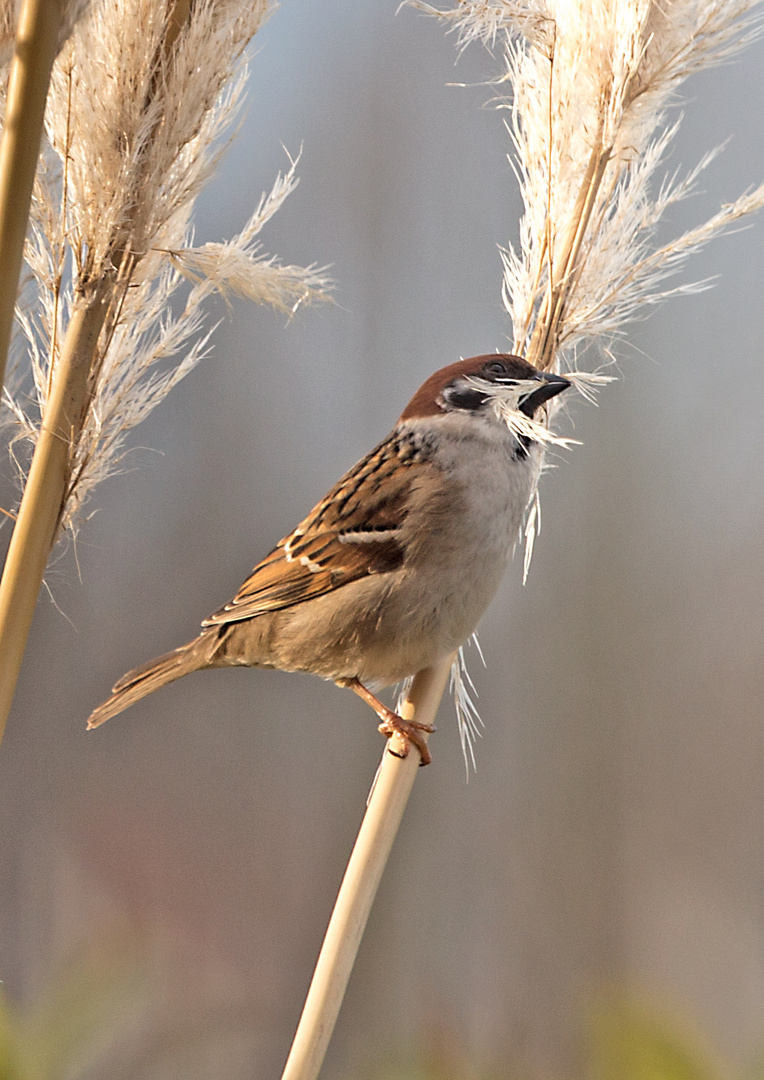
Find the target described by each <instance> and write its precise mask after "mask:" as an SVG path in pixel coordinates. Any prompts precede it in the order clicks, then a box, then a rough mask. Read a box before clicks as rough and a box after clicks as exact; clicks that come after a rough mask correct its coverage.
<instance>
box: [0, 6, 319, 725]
mask: <svg viewBox="0 0 764 1080" xmlns="http://www.w3.org/2000/svg"><path fill="white" fill-rule="evenodd" d="M83 4H84V0H69V6H68V7H67V9H66V11H67V17H70V16H71V15H72V13H73V12H76V13H81V12H82V9H83ZM85 6H86V8H87V10H86V13H85V15H84V16H83V17H82V18H81V19H79V21H78V22H77V25H76V27H75V30H74V33H73V34H72V37H71V39H70V40H69V42H68V43H67V44H66V46H65V47H63V48H62V50H61V52H60V54H59V57H58V59H57V60H56V62H55V64H54V66H53V74H52V78H51V88H50V95H49V103H48V108H47V113H46V124H47V130H48V143H47V145H46V155H45V157H44V160H43V163H42V166H41V168H40V171H39V174H38V182H37V185H36V187H35V191H34V200H33V204H32V210H33V214H32V228H31V230H30V235H29V237H28V241H27V245H26V257H27V262H28V264H29V268H30V270H31V272H32V279H33V283H34V287H35V290H36V292H35V294H34V297H30V298H29V300H28V303H27V302H25V304H24V305H23V307H22V306H20V309H19V311H18V312H17V314H18V318H19V321H20V324H21V327H22V330H23V331H24V334H25V336H26V338H27V346H28V358H29V359H30V369H31V376H32V381H33V383H34V388H33V390H34V392H33V394H30V393H29V391H28V389H27V388H26V387H19V388H18V389H15V391H14V388H10V389H8V390H7V392H6V394H5V403H6V404H7V405H8V407H9V408H10V410H11V413H12V415H13V416H14V418H15V420H16V423H17V427H18V431H19V433H18V434H17V436H16V440H17V441H18V440H22V441H26V442H27V443H28V444H31V445H32V446H33V447H34V451H33V455H32V461H31V467H30V470H29V475H28V478H27V484H26V488H25V490H24V494H23V497H22V499H21V504H20V507H19V512H18V516H17V520H16V525H15V528H14V531H13V536H12V538H11V544H10V548H9V553H8V557H7V560H6V564H5V567H4V571H3V575H2V580H0V658H1V662H0V738H2V733H3V730H4V728H5V723H6V719H7V716H8V712H9V709H10V706H11V702H12V698H13V694H14V688H15V685H16V681H17V678H18V673H19V670H20V666H21V662H22V658H23V654H24V649H25V645H26V640H27V636H28V633H29V629H30V626H31V622H32V617H33V612H34V607H35V603H36V600H37V597H38V594H39V590H40V586H41V584H42V579H43V574H44V571H45V566H46V563H47V560H48V558H49V556H50V553H51V551H52V549H53V547H54V545H55V543H56V541H57V540H58V539H59V537H60V536H61V535H62V534H64V533H65V532H66V531H69V532H71V533H73V532H74V531H75V529H76V526H77V520H78V517H79V515H80V511H81V509H82V507H83V505H84V503H85V502H86V501H87V499H88V498H89V496H90V494H91V493H92V491H93V490H94V488H95V486H96V484H97V483H98V482H99V481H100V480H101V479H103V478H104V477H105V476H107V475H109V474H110V473H111V472H113V471H115V470H116V468H117V467H118V465H119V462H120V460H121V457H122V455H123V454H124V449H123V447H124V442H125V439H126V434H127V432H129V431H130V430H131V428H132V427H133V426H135V425H136V424H137V423H140V422H141V420H143V419H144V418H145V417H146V416H147V415H148V413H149V412H151V410H152V409H153V408H154V407H155V406H156V405H157V404H158V403H159V402H160V401H161V400H162V399H163V397H164V396H165V395H166V394H167V393H168V392H169V390H170V389H171V388H172V387H173V386H174V385H176V384H177V382H179V381H180V379H182V378H183V377H184V376H185V375H186V374H187V373H188V372H189V371H190V370H191V369H192V368H193V366H194V365H195V364H196V363H197V362H198V361H199V360H200V359H201V358H202V357H203V356H204V355H205V354H206V350H207V341H208V337H209V335H208V334H207V335H206V336H205V335H204V334H203V333H202V332H201V331H202V327H203V323H204V314H203V312H202V304H203V302H204V300H205V299H206V298H207V297H208V296H209V295H210V294H212V293H213V292H216V291H217V292H223V293H225V292H233V293H236V294H238V295H243V296H246V297H247V298H249V299H253V300H255V301H256V302H258V303H266V304H269V305H270V306H272V307H275V308H277V309H278V310H281V311H285V312H292V311H294V310H295V309H296V308H297V307H298V306H299V305H300V304H301V303H304V302H310V301H312V300H315V299H319V298H323V296H324V295H325V289H326V288H327V287H328V282H327V280H326V279H325V278H323V277H322V275H321V272H320V271H318V270H315V269H314V268H312V267H309V268H302V267H295V266H282V265H281V264H280V263H278V262H277V261H276V260H275V259H274V258H273V257H272V256H266V255H264V254H262V253H261V252H260V248H259V240H258V239H257V237H258V234H259V232H260V230H261V228H262V227H263V225H264V224H265V223H266V222H267V221H268V220H269V219H270V217H271V216H272V215H273V214H274V213H275V211H276V210H277V209H278V208H279V206H280V205H281V204H282V202H283V201H284V199H285V198H286V196H287V195H288V194H289V193H290V192H291V191H292V190H293V189H294V187H295V186H296V184H297V180H296V178H295V165H296V162H294V161H292V162H291V167H290V168H289V170H288V172H287V173H286V175H285V176H283V177H282V176H279V177H278V178H277V180H276V183H275V185H274V187H273V190H272V191H271V192H270V194H269V195H267V196H266V195H264V196H263V197H262V198H261V200H260V202H259V204H258V206H257V207H256V209H255V211H254V213H253V214H252V216H251V218H250V220H249V222H248V223H247V225H246V226H245V228H244V229H243V231H242V232H241V233H240V234H239V236H237V237H234V238H233V239H232V240H230V241H228V242H226V243H207V244H204V245H202V246H201V247H200V248H194V247H193V246H192V231H191V224H190V221H191V212H192V209H193V205H194V201H195V199H196V197H197V195H198V194H199V193H200V191H201V190H202V188H203V186H204V183H205V181H206V180H207V179H208V177H209V175H210V174H211V171H212V168H213V167H214V165H215V163H216V162H217V159H218V157H219V155H220V153H221V145H220V140H221V136H222V135H223V134H224V132H225V131H226V129H227V127H228V125H230V123H231V122H232V121H233V119H234V118H235V115H236V111H237V109H238V105H239V103H240V100H241V96H242V92H243V86H244V80H245V75H246V60H245V49H246V47H247V44H248V43H249V41H250V39H251V38H252V36H253V35H254V34H255V33H256V32H257V30H258V29H259V27H260V26H261V25H262V23H263V21H264V20H265V18H266V16H267V13H268V7H269V0H193V2H192V0H92V2H90V3H89V4H88V5H85ZM107 72H108V78H105V73H107ZM185 282H190V285H189V286H188V290H187V297H186V303H185V307H183V308H182V310H179V312H178V313H173V312H171V310H170V307H169V300H170V297H171V296H172V295H173V293H174V292H175V290H176V289H177V288H178V287H179V286H180V285H181V284H183V283H185ZM25 297H26V294H25ZM178 357H179V358H178ZM30 399H31V400H32V401H33V402H35V399H36V406H37V409H38V417H35V416H34V415H30V412H29V405H28V402H29V400H30Z"/></svg>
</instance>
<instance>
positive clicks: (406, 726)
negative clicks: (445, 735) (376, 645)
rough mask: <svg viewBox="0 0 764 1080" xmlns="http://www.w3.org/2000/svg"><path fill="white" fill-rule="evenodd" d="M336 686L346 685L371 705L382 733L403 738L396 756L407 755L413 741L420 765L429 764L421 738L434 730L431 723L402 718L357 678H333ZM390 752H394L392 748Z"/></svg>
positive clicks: (425, 742) (425, 744)
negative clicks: (420, 722) (400, 752)
mask: <svg viewBox="0 0 764 1080" xmlns="http://www.w3.org/2000/svg"><path fill="white" fill-rule="evenodd" d="M335 682H336V683H337V686H346V687H347V688H348V689H349V690H352V691H353V692H354V693H356V694H358V696H359V697H360V698H363V700H364V701H365V702H366V704H367V705H371V707H372V709H373V710H374V712H375V713H376V714H377V716H378V717H379V719H380V720H381V721H382V723H381V724H380V725H379V730H380V731H381V732H382V734H383V735H386V736H387V738H388V739H389V738H390V736H391V735H392V734H393V733H395V732H397V734H398V735H400V736H401V739H402V740H403V745H404V747H405V750H404V752H403V753H402V754H396V757H404V758H405V757H407V756H408V752H409V743H410V742H413V744H414V746H415V747H416V748H417V750H418V751H419V756H420V757H421V759H422V760H421V763H420V764H422V765H429V764H430V762H431V761H432V754H431V753H430V751H429V749H428V746H427V740H426V739H423V738H422V732H425V733H427V734H428V735H430V734H432V732H433V731H435V727H434V725H433V724H419V723H417V721H416V720H404V719H403V717H402V716H399V715H398V713H395V712H393V710H392V709H388V707H387V706H386V705H383V704H382V702H381V701H380V700H379V698H377V697H375V696H374V694H372V692H371V690H368V689H367V688H366V687H365V686H364V685H363V683H362V682H361V681H360V680H359V679H357V678H356V679H335ZM391 753H393V754H394V753H395V751H394V750H392V751H391Z"/></svg>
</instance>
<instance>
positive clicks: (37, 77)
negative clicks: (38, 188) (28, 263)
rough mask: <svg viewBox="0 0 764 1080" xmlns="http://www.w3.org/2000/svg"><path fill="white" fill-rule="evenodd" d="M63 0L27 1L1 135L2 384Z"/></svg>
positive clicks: (0, 362) (0, 305) (14, 55)
mask: <svg viewBox="0 0 764 1080" xmlns="http://www.w3.org/2000/svg"><path fill="white" fill-rule="evenodd" d="M61 17H62V0H24V2H23V4H22V6H21V12H20V14H19V22H18V28H17V32H16V46H15V50H14V54H13V61H12V64H11V72H10V77H9V80H8V102H7V106H6V112H5V124H4V126H3V133H2V137H0V266H2V268H3V272H2V274H0V387H1V386H2V384H3V381H4V379H5V365H6V360H7V357H8V349H9V347H10V343H11V333H12V330H13V318H14V309H15V305H16V294H17V292H18V284H19V277H20V275H21V263H22V259H23V255H24V239H25V237H26V232H27V221H28V218H29V204H30V202H31V199H32V188H33V186H34V177H35V171H36V169H37V158H38V156H39V153H40V138H41V135H42V125H43V119H44V116H45V101H46V98H47V96H48V85H49V83H50V73H51V69H52V67H53V61H54V60H55V58H56V51H57V48H58V37H59V29H60V26H61Z"/></svg>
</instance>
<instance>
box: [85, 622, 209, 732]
mask: <svg viewBox="0 0 764 1080" xmlns="http://www.w3.org/2000/svg"><path fill="white" fill-rule="evenodd" d="M203 637H204V635H202V636H201V637H198V638H195V639H194V640H193V641H190V642H189V643H188V644H187V645H181V647H180V648H179V649H173V650H172V652H168V653H164V655H163V656H157V657H156V658H155V659H154V660H149V662H148V663H147V664H141V666H140V667H137V668H133V670H132V671H128V673H127V675H123V676H122V678H121V679H120V680H119V682H116V683H115V684H114V686H113V687H112V691H111V697H110V698H108V699H107V700H106V701H104V703H103V704H102V705H99V706H98V708H97V709H94V710H93V712H92V713H91V714H90V717H89V718H88V730H90V729H91V728H96V727H98V725H99V724H103V722H104V721H105V720H109V719H111V717H112V716H116V715H117V713H121V712H122V710H123V709H127V708H129V707H130V706H131V705H134V704H135V702H136V701H140V700H141V698H143V697H146V695H147V694H153V692H154V691H155V690H158V689H159V687H160V686H164V685H165V684H166V683H171V682H174V681H175V680H176V679H179V678H180V677H181V676H182V675H188V673H189V672H190V671H198V670H199V669H201V668H205V667H209V666H210V664H209V656H208V652H209V650H208V648H205V647H202V648H200V647H199V646H200V645H202V638H203ZM206 644H207V643H206V642H205V643H204V645H206Z"/></svg>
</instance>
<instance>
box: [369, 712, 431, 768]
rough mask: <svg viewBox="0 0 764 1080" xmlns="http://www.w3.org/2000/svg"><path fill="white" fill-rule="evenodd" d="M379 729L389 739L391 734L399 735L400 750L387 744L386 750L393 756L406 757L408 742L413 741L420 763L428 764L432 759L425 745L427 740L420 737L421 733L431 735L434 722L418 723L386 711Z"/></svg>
mask: <svg viewBox="0 0 764 1080" xmlns="http://www.w3.org/2000/svg"><path fill="white" fill-rule="evenodd" d="M379 730H380V731H381V732H382V734H383V735H385V736H387V738H388V739H389V738H390V737H391V736H393V735H398V736H400V741H401V743H402V748H401V750H393V749H392V747H391V746H388V750H389V751H390V753H391V754H394V755H395V757H399V758H406V757H408V753H409V744H410V743H413V744H414V746H415V747H416V748H417V750H418V751H419V757H420V758H421V760H420V762H419V764H420V765H429V764H430V762H431V761H432V754H431V753H430V749H429V747H428V746H427V740H426V739H424V738H422V733H423V732H424V733H425V734H427V735H431V734H432V733H433V731H435V725H434V724H420V723H418V722H417V721H416V720H404V719H403V717H402V716H398V714H397V713H394V712H387V713H386V715H385V716H384V717H383V718H382V723H381V724H380V725H379Z"/></svg>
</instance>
